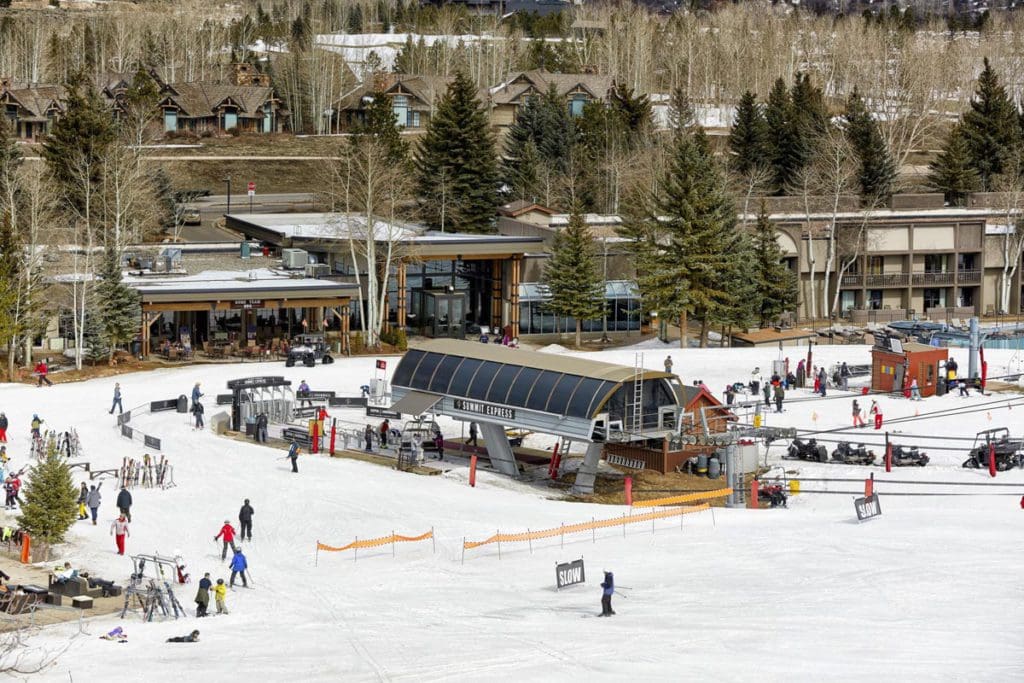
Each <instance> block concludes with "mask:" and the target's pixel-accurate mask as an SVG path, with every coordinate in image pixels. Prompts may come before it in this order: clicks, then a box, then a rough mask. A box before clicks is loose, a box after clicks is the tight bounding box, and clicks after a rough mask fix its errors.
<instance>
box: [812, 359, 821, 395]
mask: <svg viewBox="0 0 1024 683" xmlns="http://www.w3.org/2000/svg"><path fill="white" fill-rule="evenodd" d="M811 376H812V377H814V389H812V390H811V393H813V394H820V393H821V374H819V373H818V366H817V365H815V366H814V367H813V368H811Z"/></svg>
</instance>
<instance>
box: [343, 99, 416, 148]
mask: <svg viewBox="0 0 1024 683" xmlns="http://www.w3.org/2000/svg"><path fill="white" fill-rule="evenodd" d="M370 97H371V102H370V106H369V107H367V108H366V110H365V111H364V112H363V114H364V118H363V121H362V123H360V124H359V125H358V126H356V127H355V130H354V131H353V133H355V134H356V135H370V136H372V137H374V138H376V139H377V140H379V141H380V142H381V143H383V145H384V146H385V148H386V149H387V156H388V161H389V162H391V163H393V164H405V163H407V162H408V161H409V143H408V142H406V141H405V140H403V139H402V133H401V131H400V130H399V126H398V122H397V121H396V120H395V112H394V110H393V109H392V107H391V98H389V97H388V96H386V95H385V94H384V93H382V92H379V91H376V92H374V93H373V94H372V95H371V96H370Z"/></svg>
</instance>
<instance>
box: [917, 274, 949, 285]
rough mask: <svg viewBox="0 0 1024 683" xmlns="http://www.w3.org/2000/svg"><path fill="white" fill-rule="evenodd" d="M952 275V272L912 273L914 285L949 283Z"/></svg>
mask: <svg viewBox="0 0 1024 683" xmlns="http://www.w3.org/2000/svg"><path fill="white" fill-rule="evenodd" d="M953 277H954V276H953V273H914V274H913V283H914V284H915V285H951V284H953Z"/></svg>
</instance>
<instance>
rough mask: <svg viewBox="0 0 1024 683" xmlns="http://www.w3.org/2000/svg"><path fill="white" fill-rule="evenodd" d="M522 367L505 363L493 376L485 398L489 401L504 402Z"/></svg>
mask: <svg viewBox="0 0 1024 683" xmlns="http://www.w3.org/2000/svg"><path fill="white" fill-rule="evenodd" d="M522 369H523V368H522V367H521V366H519V365H506V366H504V367H502V368H501V370H498V374H497V375H495V376H494V381H493V382H492V383H491V388H490V390H489V391H488V392H487V400H488V401H490V402H491V403H505V402H506V399H507V398H508V392H509V389H510V388H511V387H512V383H513V382H514V381H515V379H516V377H517V376H518V375H519V372H520V371H521V370H522Z"/></svg>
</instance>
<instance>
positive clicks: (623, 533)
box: [622, 512, 626, 538]
mask: <svg viewBox="0 0 1024 683" xmlns="http://www.w3.org/2000/svg"><path fill="white" fill-rule="evenodd" d="M622 537H623V538H625V537H626V513H625V512H623V513H622Z"/></svg>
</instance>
